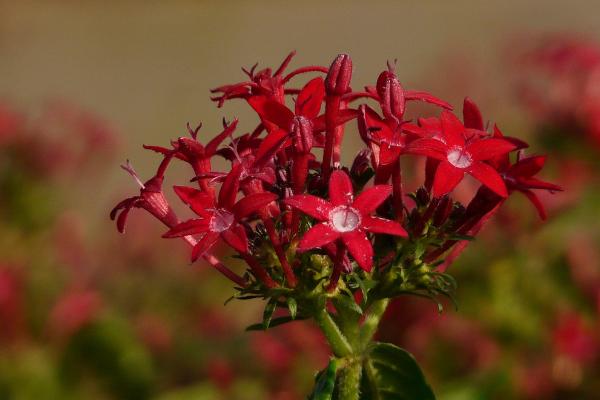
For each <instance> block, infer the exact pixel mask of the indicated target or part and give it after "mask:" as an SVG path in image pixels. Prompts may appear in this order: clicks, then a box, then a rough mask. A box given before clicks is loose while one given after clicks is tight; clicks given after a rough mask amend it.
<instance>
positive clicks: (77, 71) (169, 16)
mask: <svg viewBox="0 0 600 400" xmlns="http://www.w3.org/2000/svg"><path fill="white" fill-rule="evenodd" d="M599 10H600V2H599V1H583V0H571V1H556V0H552V1H548V0H530V1H523V0H521V1H519V0H505V1H465V0H456V1H432V0H422V1H380V2H370V1H331V2H326V1H293V2H290V1H253V2H250V1H247V2H243V1H197V2H183V1H178V2H166V1H165V2H157V1H154V2H151V1H145V2H144V1H139V2H136V1H123V2H121V1H96V2H92V1H65V2H51V1H47V2H29V1H2V0H0V98H6V99H9V100H11V101H14V102H16V103H17V104H18V105H19V106H23V107H33V106H36V105H38V104H39V103H40V102H41V101H42V100H43V99H46V98H51V97H63V98H65V99H68V100H71V101H74V102H76V103H80V104H82V105H83V106H84V107H87V108H89V109H91V110H94V111H96V112H98V113H99V114H101V115H103V116H104V117H106V118H107V119H109V120H111V121H112V122H113V123H114V124H115V125H116V126H118V127H119V129H120V131H121V132H122V134H123V136H124V142H125V145H124V146H123V147H122V148H121V149H120V150H119V156H120V158H121V159H124V158H125V157H130V158H132V159H133V160H134V161H135V162H136V165H138V166H139V169H140V170H141V172H142V174H143V175H147V174H149V173H151V161H154V158H152V156H150V155H147V154H142V152H141V149H140V144H141V142H146V143H156V144H159V143H166V142H167V140H168V139H169V138H171V137H174V136H177V135H179V134H182V133H183V132H184V131H183V128H184V126H185V123H186V122H187V121H191V122H195V121H199V120H202V121H203V122H204V125H205V127H206V128H207V129H206V130H205V132H211V131H213V130H214V129H217V128H218V126H219V123H220V119H221V117H222V116H227V117H228V118H231V117H233V116H235V115H238V116H241V117H244V116H247V115H248V114H246V113H245V110H244V108H243V107H241V104H240V103H236V104H234V103H231V104H230V105H227V106H226V108H225V109H223V110H217V109H216V108H214V106H213V104H212V103H211V102H210V101H209V99H208V95H209V93H208V89H209V88H211V87H214V86H216V85H218V84H222V83H228V82H234V81H237V80H240V79H242V74H241V72H240V66H242V65H245V66H249V65H251V64H253V63H254V62H256V61H259V62H260V63H261V65H274V64H276V63H278V62H279V61H280V60H281V59H282V58H283V57H284V56H285V54H287V52H288V51H290V50H291V49H296V50H298V53H299V54H298V57H297V63H296V65H299V64H301V63H319V64H328V63H329V62H330V60H331V59H332V58H333V57H334V56H335V55H336V54H337V53H339V52H348V53H350V54H351V55H352V57H353V59H354V64H355V86H358V85H364V84H367V83H372V82H373V80H374V79H376V74H377V73H378V72H379V71H380V70H381V69H382V68H383V66H384V63H385V60H386V59H393V58H398V74H399V76H400V78H401V80H402V81H403V82H404V83H405V84H406V86H411V85H413V86H414V84H416V83H419V84H420V85H421V84H422V82H432V83H431V85H433V86H435V85H438V86H442V87H443V86H444V85H445V84H448V85H449V86H451V85H452V83H453V82H451V81H452V80H453V79H456V75H457V72H458V73H460V70H461V67H462V66H461V64H460V62H459V63H458V64H457V63H456V62H454V64H453V69H454V71H452V72H451V73H450V72H448V70H447V69H446V68H444V64H443V63H441V62H440V60H441V59H443V58H444V57H448V56H449V55H451V54H452V53H457V54H459V55H461V56H466V57H467V58H466V59H467V60H469V59H470V60H477V63H488V64H495V63H497V62H498V57H499V56H498V49H499V47H500V44H501V43H503V42H505V41H506V40H508V38H510V37H511V36H513V35H516V34H518V33H537V32H547V31H567V32H577V33H581V34H584V35H589V36H592V37H599V35H600V18H599V17H598V15H599V14H598V11H599ZM465 63H468V61H466V62H465ZM464 67H465V73H466V74H469V72H468V71H469V68H470V67H471V66H469V65H465V66H464ZM457 70H458V71H457ZM500 73H501V71H500ZM478 79H485V80H488V81H492V82H493V81H496V80H499V78H498V77H497V76H495V74H490V76H483V77H482V76H479V77H478ZM449 81H450V82H449ZM423 89H436V88H431V87H424V88H423ZM465 94H468V93H456V96H455V95H454V94H453V95H451V96H450V99H449V100H451V101H453V102H457V101H458V99H460V98H461V97H462V96H463V95H465ZM444 95H445V94H444ZM478 95H479V96H481V97H482V98H483V99H484V101H485V99H488V100H489V99H494V97H496V94H495V93H483V94H482V93H479V94H478ZM253 121H254V120H253ZM252 124H253V122H251V123H247V124H245V125H243V126H245V127H249V126H250V125H252ZM107 168H113V169H114V170H115V172H116V171H117V170H118V168H117V167H116V165H110V166H107ZM124 180H125V178H124V177H122V176H121V175H116V176H115V177H114V182H115V183H116V184H117V186H118V185H123V184H124ZM101 192H102V193H101V195H105V196H110V194H109V193H108V192H110V191H108V190H106V191H101Z"/></svg>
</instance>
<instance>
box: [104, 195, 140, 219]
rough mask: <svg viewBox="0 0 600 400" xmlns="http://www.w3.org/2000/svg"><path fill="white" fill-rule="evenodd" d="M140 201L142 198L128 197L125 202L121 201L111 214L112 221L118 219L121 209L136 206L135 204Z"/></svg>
mask: <svg viewBox="0 0 600 400" xmlns="http://www.w3.org/2000/svg"><path fill="white" fill-rule="evenodd" d="M139 199H140V196H133V197H128V198H126V199H125V200H122V201H120V202H119V203H118V204H117V205H116V206H115V207H114V208H113V209H112V210H111V212H110V219H112V220H114V219H115V218H116V217H117V212H118V211H119V210H120V209H121V208H131V207H133V206H134V205H135V202H136V201H137V200H139Z"/></svg>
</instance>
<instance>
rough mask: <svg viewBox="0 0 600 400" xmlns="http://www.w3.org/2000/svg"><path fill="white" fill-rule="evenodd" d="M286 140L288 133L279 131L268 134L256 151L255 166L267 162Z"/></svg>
mask: <svg viewBox="0 0 600 400" xmlns="http://www.w3.org/2000/svg"><path fill="white" fill-rule="evenodd" d="M287 138H288V133H287V132H286V131H283V130H281V129H278V130H275V131H273V132H271V133H269V134H268V135H267V136H266V137H265V139H264V140H263V141H262V142H261V143H260V146H259V147H258V150H257V151H256V161H255V162H254V164H255V166H262V165H264V164H266V163H267V162H269V161H270V160H271V158H272V157H273V156H274V155H275V153H277V152H278V151H279V149H280V148H281V146H283V144H284V143H285V141H286V139H287Z"/></svg>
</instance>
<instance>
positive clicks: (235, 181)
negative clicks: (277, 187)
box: [163, 166, 277, 261]
mask: <svg viewBox="0 0 600 400" xmlns="http://www.w3.org/2000/svg"><path fill="white" fill-rule="evenodd" d="M240 172H241V168H240V167H239V166H237V167H234V168H233V170H232V171H231V173H229V175H227V178H226V179H225V182H223V186H222V187H221V190H220V192H219V198H218V200H216V201H215V198H214V197H212V196H210V195H207V194H206V193H204V192H202V191H200V190H197V189H194V188H191V187H187V186H175V187H174V189H175V193H177V195H178V196H179V198H180V199H181V200H182V201H183V202H184V203H186V204H187V205H189V206H190V208H191V209H192V210H193V211H194V212H195V213H196V214H198V215H199V216H200V218H196V219H190V220H187V221H185V222H182V223H180V224H177V225H176V226H174V227H172V228H171V229H170V230H169V231H168V232H167V233H165V234H164V235H163V237H165V238H176V237H184V236H188V235H197V234H200V235H202V238H201V239H200V240H199V241H198V243H196V245H195V246H194V249H193V250H192V261H196V259H198V257H200V256H201V255H203V254H204V253H206V252H207V251H209V250H210V249H211V248H212V247H213V246H214V245H215V243H216V242H217V241H218V240H219V238H220V239H222V240H223V241H224V242H225V243H227V244H228V245H229V246H231V247H232V248H233V249H235V250H236V251H238V252H239V253H242V254H246V253H248V239H247V237H246V231H245V230H244V227H243V226H242V225H241V224H240V222H241V221H242V220H243V219H244V218H246V217H248V216H250V215H251V214H253V213H255V212H257V211H259V210H260V209H262V208H264V207H265V206H267V204H269V203H271V202H272V201H273V200H275V199H276V198H277V195H275V194H273V193H269V192H263V193H254V194H251V195H248V196H246V197H244V198H242V199H241V200H240V201H238V202H237V203H236V197H237V192H238V188H239V177H240Z"/></svg>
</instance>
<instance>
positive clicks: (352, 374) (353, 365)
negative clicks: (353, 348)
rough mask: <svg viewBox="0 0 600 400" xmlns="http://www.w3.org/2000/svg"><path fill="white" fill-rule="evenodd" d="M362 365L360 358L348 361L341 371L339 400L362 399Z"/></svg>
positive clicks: (338, 386) (339, 373)
mask: <svg viewBox="0 0 600 400" xmlns="http://www.w3.org/2000/svg"><path fill="white" fill-rule="evenodd" d="M361 375H362V363H361V359H360V358H349V359H346V364H345V365H344V366H343V367H342V368H340V369H339V372H338V381H337V388H338V389H337V390H338V396H337V399H338V400H359V399H360V378H361Z"/></svg>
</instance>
